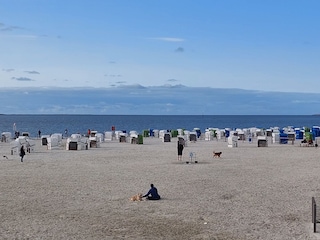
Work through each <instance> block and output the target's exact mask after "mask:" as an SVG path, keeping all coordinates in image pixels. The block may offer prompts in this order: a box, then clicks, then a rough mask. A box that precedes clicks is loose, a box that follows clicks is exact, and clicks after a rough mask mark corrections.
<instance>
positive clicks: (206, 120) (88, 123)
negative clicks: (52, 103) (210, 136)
mask: <svg viewBox="0 0 320 240" xmlns="http://www.w3.org/2000/svg"><path fill="white" fill-rule="evenodd" d="M14 123H15V126H16V130H17V131H19V132H29V133H30V136H31V137H36V136H37V133H38V131H39V130H41V132H42V134H43V135H47V134H48V135H49V134H52V133H64V131H65V129H67V130H68V133H69V134H72V133H80V134H85V133H86V132H87V131H88V129H91V130H96V131H98V132H101V133H103V132H105V131H111V127H112V126H115V128H116V130H125V131H127V132H129V131H131V130H135V131H138V132H139V133H142V131H143V130H145V129H158V130H162V129H168V130H172V129H178V128H182V129H186V130H193V128H200V129H201V131H204V129H206V128H208V127H213V128H222V129H224V128H231V129H235V128H250V127H258V128H270V127H280V128H282V127H287V126H293V127H299V128H302V127H309V128H311V127H312V126H320V116H317V115H296V116H294V115H285V116H283V115H265V116H263V115H159V116H158V115H0V131H1V132H12V133H13V132H14V130H13V124H14Z"/></svg>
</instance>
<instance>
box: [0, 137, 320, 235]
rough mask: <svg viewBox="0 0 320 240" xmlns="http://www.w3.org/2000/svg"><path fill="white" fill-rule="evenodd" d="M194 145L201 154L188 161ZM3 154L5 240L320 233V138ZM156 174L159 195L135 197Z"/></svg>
mask: <svg viewBox="0 0 320 240" xmlns="http://www.w3.org/2000/svg"><path fill="white" fill-rule="evenodd" d="M213 151H221V152H222V155H221V158H213V156H212V152H213ZM190 152H193V153H195V157H196V159H193V160H196V161H198V163H191V164H186V163H185V161H189V153H190ZM0 154H1V159H0V183H1V184H0V217H1V223H0V239H212V240H223V239H228V240H232V239H237V240H242V239H279V240H280V239H281V240H285V239H290V240H291V239H320V238H319V235H320V232H319V233H313V225H312V222H311V220H312V218H311V198H312V197H317V196H320V158H319V156H320V149H319V148H316V147H300V146H299V143H297V142H296V143H295V144H294V145H291V144H285V145H284V144H281V145H280V144H271V143H270V142H269V146H268V147H259V148H258V147H257V143H256V141H254V142H253V143H251V144H250V143H248V142H242V141H239V146H238V147H237V148H228V146H227V142H225V141H224V140H219V141H216V140H215V141H204V140H199V141H197V142H195V143H192V142H188V144H187V146H186V147H185V149H184V151H183V162H178V161H177V139H175V138H173V139H172V142H165V143H164V142H162V141H161V139H158V138H144V143H143V144H141V145H137V144H130V143H119V142H117V141H112V142H105V143H102V144H101V147H100V148H91V149H89V150H83V151H67V150H65V149H63V148H61V149H60V150H47V148H46V146H41V145H40V140H36V149H35V151H34V152H32V153H27V155H26V156H25V159H24V162H23V163H21V162H20V158H19V156H18V155H10V145H9V143H0ZM3 155H5V156H7V157H8V159H6V158H5V157H3ZM150 183H153V184H154V185H155V186H156V187H157V188H158V191H159V194H160V195H161V197H162V199H161V200H160V201H142V202H131V201H130V200H129V198H130V197H131V196H132V195H134V194H137V193H140V192H141V193H143V194H145V193H146V192H147V191H148V190H149V187H150ZM319 202H320V199H319ZM319 225H320V224H319ZM319 229H320V226H319Z"/></svg>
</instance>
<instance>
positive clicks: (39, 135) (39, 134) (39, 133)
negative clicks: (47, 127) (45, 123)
mask: <svg viewBox="0 0 320 240" xmlns="http://www.w3.org/2000/svg"><path fill="white" fill-rule="evenodd" d="M38 137H39V138H41V131H40V130H39V131H38Z"/></svg>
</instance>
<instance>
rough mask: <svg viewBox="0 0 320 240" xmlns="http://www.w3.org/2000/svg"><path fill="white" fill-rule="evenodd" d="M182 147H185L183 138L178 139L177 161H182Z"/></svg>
mask: <svg viewBox="0 0 320 240" xmlns="http://www.w3.org/2000/svg"><path fill="white" fill-rule="evenodd" d="M184 145H185V142H184V139H183V138H179V140H178V146H177V148H178V161H181V160H182V152H183V149H184Z"/></svg>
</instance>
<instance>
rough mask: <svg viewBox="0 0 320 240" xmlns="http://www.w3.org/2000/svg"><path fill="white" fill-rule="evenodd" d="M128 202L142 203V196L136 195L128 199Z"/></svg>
mask: <svg viewBox="0 0 320 240" xmlns="http://www.w3.org/2000/svg"><path fill="white" fill-rule="evenodd" d="M130 201H142V194H141V193H138V194H136V195H133V196H132V197H131V198H130Z"/></svg>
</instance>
